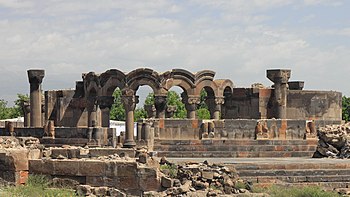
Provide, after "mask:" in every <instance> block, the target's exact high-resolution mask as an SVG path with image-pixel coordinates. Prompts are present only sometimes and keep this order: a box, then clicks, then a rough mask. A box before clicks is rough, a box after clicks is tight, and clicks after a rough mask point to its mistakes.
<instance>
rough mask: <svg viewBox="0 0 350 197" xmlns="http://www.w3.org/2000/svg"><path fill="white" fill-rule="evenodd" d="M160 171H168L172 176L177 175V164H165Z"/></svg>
mask: <svg viewBox="0 0 350 197" xmlns="http://www.w3.org/2000/svg"><path fill="white" fill-rule="evenodd" d="M160 171H162V172H163V171H168V172H169V176H170V177H171V178H176V177H177V166H176V165H175V164H171V165H168V164H164V165H161V166H160Z"/></svg>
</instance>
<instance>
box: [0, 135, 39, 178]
mask: <svg viewBox="0 0 350 197" xmlns="http://www.w3.org/2000/svg"><path fill="white" fill-rule="evenodd" d="M41 148H42V147H41V146H40V144H39V140H38V139H37V138H33V137H20V138H15V137H0V178H1V179H3V180H4V181H7V182H11V183H15V184H16V185H19V184H24V183H25V182H26V180H27V178H28V170H29V167H28V160H30V159H39V158H41Z"/></svg>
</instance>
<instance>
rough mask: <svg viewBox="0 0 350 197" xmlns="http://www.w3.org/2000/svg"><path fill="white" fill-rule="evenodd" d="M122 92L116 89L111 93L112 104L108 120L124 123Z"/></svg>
mask: <svg viewBox="0 0 350 197" xmlns="http://www.w3.org/2000/svg"><path fill="white" fill-rule="evenodd" d="M121 96H122V91H121V90H120V89H119V88H118V89H116V90H115V91H114V92H113V97H114V104H113V105H112V107H111V110H110V119H111V120H119V121H125V109H124V106H123V103H122V98H121Z"/></svg>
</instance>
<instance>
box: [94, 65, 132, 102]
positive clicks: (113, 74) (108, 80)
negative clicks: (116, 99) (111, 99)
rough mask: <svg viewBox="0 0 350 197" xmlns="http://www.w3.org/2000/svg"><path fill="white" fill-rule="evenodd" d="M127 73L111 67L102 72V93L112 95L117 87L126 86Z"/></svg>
mask: <svg viewBox="0 0 350 197" xmlns="http://www.w3.org/2000/svg"><path fill="white" fill-rule="evenodd" d="M125 78H126V75H125V73H123V72H122V71H120V70H117V69H110V70H107V71H106V72H104V73H102V74H101V75H100V77H99V79H100V84H101V87H102V88H101V95H103V96H112V95H113V92H114V90H115V89H116V88H119V89H121V90H122V89H123V88H124V87H125Z"/></svg>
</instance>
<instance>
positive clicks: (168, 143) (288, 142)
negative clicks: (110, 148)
mask: <svg viewBox="0 0 350 197" xmlns="http://www.w3.org/2000/svg"><path fill="white" fill-rule="evenodd" d="M154 145H155V146H158V145H159V146H171V145H174V146H181V145H191V146H193V145H221V146H242V145H243V146H250V145H314V146H317V139H309V140H253V139H242V140H228V139H227V140H224V139H220V140H210V139H208V140H176V139H175V140H162V139H155V140H154Z"/></svg>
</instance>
